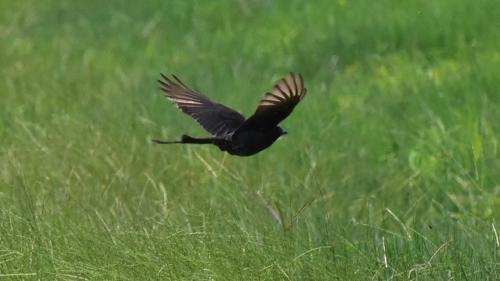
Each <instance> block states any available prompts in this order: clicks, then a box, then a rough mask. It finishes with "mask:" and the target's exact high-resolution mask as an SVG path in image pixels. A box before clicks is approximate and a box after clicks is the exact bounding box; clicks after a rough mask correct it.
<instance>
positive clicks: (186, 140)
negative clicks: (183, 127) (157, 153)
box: [152, 135, 216, 144]
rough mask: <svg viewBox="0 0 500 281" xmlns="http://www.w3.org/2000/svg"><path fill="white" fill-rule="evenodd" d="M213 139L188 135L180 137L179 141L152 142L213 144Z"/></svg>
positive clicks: (157, 141)
mask: <svg viewBox="0 0 500 281" xmlns="http://www.w3.org/2000/svg"><path fill="white" fill-rule="evenodd" d="M215 140H216V139H215V138H193V137H191V136H188V135H182V138H181V140H180V141H162V140H152V141H153V142H154V143H158V144H174V143H190V144H213V143H214V141H215Z"/></svg>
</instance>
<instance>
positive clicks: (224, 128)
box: [154, 73, 307, 156]
mask: <svg viewBox="0 0 500 281" xmlns="http://www.w3.org/2000/svg"><path fill="white" fill-rule="evenodd" d="M161 77H162V79H160V80H158V82H159V83H160V88H161V89H162V90H163V92H164V93H165V97H166V98H168V99H169V100H170V101H172V102H173V103H174V104H175V105H177V107H178V108H179V109H180V110H181V111H182V112H184V113H186V114H188V115H189V116H191V117H193V118H194V119H195V120H196V121H197V122H198V123H200V125H201V126H203V128H205V130H207V131H208V132H209V133H211V134H212V135H213V137H209V138H193V137H190V136H187V135H183V136H182V138H181V140H180V141H158V140H154V142H156V143H160V144H171V143H192V144H213V145H216V146H217V147H219V148H220V149H221V150H223V151H227V152H228V153H230V154H233V155H239V156H249V155H253V154H256V153H258V152H260V151H261V150H263V149H265V148H267V147H269V146H270V145H271V144H273V143H274V142H275V141H276V140H277V139H278V138H279V137H280V136H282V135H284V134H286V132H285V131H284V130H283V129H281V128H280V127H279V126H278V124H279V123H280V122H281V121H283V120H284V119H285V118H286V117H287V116H288V115H289V114H290V113H291V112H292V111H293V109H294V107H295V106H296V105H297V103H299V102H300V101H301V100H302V98H304V96H305V95H306V92H307V89H306V88H304V80H303V79H302V76H301V75H300V74H294V73H290V74H289V75H288V76H287V77H286V78H284V79H281V80H280V81H279V82H278V83H277V84H276V85H275V86H274V88H273V89H272V90H271V91H270V92H268V93H266V95H265V96H264V98H263V99H262V100H261V101H260V102H259V105H258V107H257V110H256V111H255V113H254V114H253V115H252V116H250V118H248V119H245V117H244V116H243V115H241V114H240V113H238V112H236V111H234V110H233V109H231V108H229V107H226V106H224V105H222V104H219V103H216V102H213V101H211V100H209V99H208V98H207V97H205V96H204V95H202V94H200V93H198V92H196V91H194V90H192V89H190V88H189V87H187V86H186V85H185V84H184V83H182V81H181V80H179V78H177V77H176V76H175V75H172V78H169V77H167V76H165V75H163V74H161Z"/></svg>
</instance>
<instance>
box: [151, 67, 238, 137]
mask: <svg viewBox="0 0 500 281" xmlns="http://www.w3.org/2000/svg"><path fill="white" fill-rule="evenodd" d="M172 78H173V79H172ZM172 78H169V77H168V76H166V75H164V74H161V79H160V80H158V82H159V83H160V89H161V90H162V91H163V92H164V93H165V97H166V98H167V99H169V100H170V101H171V102H173V103H174V104H175V105H176V106H177V108H179V109H180V110H181V111H182V112H184V113H186V114H187V115H189V116H191V117H192V118H194V119H195V120H196V121H197V122H198V123H199V124H200V125H201V126H202V127H203V128H204V129H205V130H207V131H208V132H209V133H211V134H212V135H214V136H225V135H227V134H230V133H233V132H234V131H236V129H238V128H239V127H240V126H241V124H243V122H245V117H244V116H243V115H241V114H240V113H238V112H236V111H235V110H233V109H231V108H229V107H226V106H224V105H222V104H219V103H215V102H213V101H211V100H210V99H208V98H207V97H205V96H204V95H202V94H200V93H198V92H196V91H194V90H192V89H190V88H189V87H187V86H186V85H185V84H184V83H183V82H182V81H181V80H180V79H179V78H177V76H175V75H172Z"/></svg>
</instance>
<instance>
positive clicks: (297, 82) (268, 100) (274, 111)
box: [239, 73, 307, 130]
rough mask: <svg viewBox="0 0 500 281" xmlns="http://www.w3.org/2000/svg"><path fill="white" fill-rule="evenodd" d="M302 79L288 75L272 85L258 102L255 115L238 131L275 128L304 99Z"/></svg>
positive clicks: (296, 75)
mask: <svg viewBox="0 0 500 281" xmlns="http://www.w3.org/2000/svg"><path fill="white" fill-rule="evenodd" d="M306 93H307V89H306V88H304V79H303V78H302V75H300V74H294V73H290V74H289V75H288V76H287V77H285V78H283V79H281V80H280V81H278V82H277V83H276V85H274V87H273V89H272V90H271V92H267V93H266V94H265V96H264V98H263V99H262V100H261V101H260V102H259V105H258V107H257V110H256V111H255V113H254V114H253V115H252V116H251V117H250V118H248V119H247V121H245V123H244V124H243V125H242V126H241V128H240V129H239V130H243V129H250V128H253V129H265V128H271V127H274V126H277V125H278V124H279V123H280V122H281V121H283V120H284V119H285V118H286V117H287V116H288V115H290V113H292V111H293V109H294V108H295V106H296V105H297V104H298V103H299V102H300V101H301V100H302V99H303V98H304V97H305V95H306Z"/></svg>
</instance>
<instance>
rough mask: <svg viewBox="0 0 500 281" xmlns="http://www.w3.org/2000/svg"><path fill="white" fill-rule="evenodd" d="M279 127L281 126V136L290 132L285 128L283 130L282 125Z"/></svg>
mask: <svg viewBox="0 0 500 281" xmlns="http://www.w3.org/2000/svg"><path fill="white" fill-rule="evenodd" d="M279 128H280V135H281V136H284V135H286V134H288V132H287V131H285V130H283V128H281V127H279Z"/></svg>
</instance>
